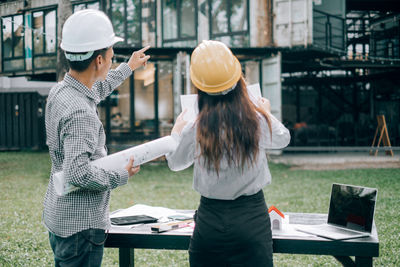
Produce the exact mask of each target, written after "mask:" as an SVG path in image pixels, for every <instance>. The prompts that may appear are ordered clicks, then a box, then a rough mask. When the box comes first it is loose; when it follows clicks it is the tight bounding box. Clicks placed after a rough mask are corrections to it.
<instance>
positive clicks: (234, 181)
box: [166, 114, 290, 200]
mask: <svg viewBox="0 0 400 267" xmlns="http://www.w3.org/2000/svg"><path fill="white" fill-rule="evenodd" d="M269 116H270V119H271V126H272V140H271V135H270V131H269V127H268V124H267V122H266V120H265V119H264V117H262V116H261V115H260V116H259V122H260V128H261V135H260V140H259V144H258V146H259V155H258V156H257V161H256V162H254V163H253V164H247V163H246V164H245V165H244V168H242V166H241V165H239V166H236V165H235V164H231V166H229V165H228V161H227V160H226V158H224V157H223V158H222V159H221V163H220V166H219V175H217V173H216V171H215V170H214V169H213V168H211V169H207V167H206V165H205V159H204V158H203V157H201V156H200V147H199V144H198V143H197V142H196V124H195V123H194V122H188V123H187V124H186V125H185V127H184V128H183V130H182V133H181V135H180V136H179V135H178V134H176V133H173V134H172V137H173V138H174V139H175V140H176V141H177V143H178V147H177V149H176V150H175V151H174V152H171V153H169V154H167V155H166V158H167V161H168V166H169V168H170V169H171V170H173V171H180V170H183V169H186V168H188V167H190V166H191V165H192V164H193V163H194V173H193V188H194V190H196V191H197V192H199V193H200V194H201V195H202V196H204V197H207V198H213V199H223V200H233V199H236V198H238V197H240V196H242V195H253V194H255V193H257V192H258V191H260V190H261V189H262V188H263V187H264V186H266V185H267V184H270V183H271V173H270V171H269V168H268V160H267V155H266V150H267V149H281V148H284V147H286V146H287V145H288V144H289V142H290V133H289V130H288V129H286V127H285V126H283V124H282V123H281V122H280V121H279V120H278V119H276V118H275V117H274V116H273V115H272V114H269Z"/></svg>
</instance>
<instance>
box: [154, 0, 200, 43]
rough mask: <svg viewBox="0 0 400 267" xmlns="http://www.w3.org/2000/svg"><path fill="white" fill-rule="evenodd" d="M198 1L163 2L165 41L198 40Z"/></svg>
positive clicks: (166, 0)
mask: <svg viewBox="0 0 400 267" xmlns="http://www.w3.org/2000/svg"><path fill="white" fill-rule="evenodd" d="M196 6H197V1H195V0H178V1H172V0H163V1H162V12H163V41H164V42H175V41H180V40H182V39H196V35H197V33H196V32H197V29H196V27H197V8H196Z"/></svg>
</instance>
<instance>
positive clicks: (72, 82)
mask: <svg viewBox="0 0 400 267" xmlns="http://www.w3.org/2000/svg"><path fill="white" fill-rule="evenodd" d="M64 82H65V83H66V84H67V85H69V86H71V87H73V88H75V89H76V90H77V91H79V92H81V93H82V94H84V95H85V96H86V97H88V98H90V99H92V100H93V101H95V103H96V105H97V104H98V103H99V102H100V98H99V96H98V95H97V92H96V91H95V90H92V89H89V88H88V87H87V86H86V85H84V84H83V83H81V82H80V81H78V80H77V79H75V78H74V77H72V75H71V74H69V73H68V72H67V73H66V74H65V77H64Z"/></svg>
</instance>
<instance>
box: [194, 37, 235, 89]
mask: <svg viewBox="0 0 400 267" xmlns="http://www.w3.org/2000/svg"><path fill="white" fill-rule="evenodd" d="M241 74H242V68H241V66H240V62H239V60H238V59H237V58H236V57H235V56H234V55H233V54H232V51H231V50H230V49H229V48H228V47H227V46H226V45H225V44H224V43H221V42H219V41H203V42H202V43H201V44H199V45H198V46H197V47H196V49H195V50H194V51H193V53H192V57H191V62H190V78H191V80H192V83H193V84H194V85H195V86H196V87H197V88H198V89H199V90H201V91H204V92H206V93H208V94H223V93H224V92H225V91H227V90H228V91H229V90H231V88H232V87H234V86H235V85H236V83H237V81H238V80H239V79H240V77H241Z"/></svg>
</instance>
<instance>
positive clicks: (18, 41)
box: [13, 15, 24, 57]
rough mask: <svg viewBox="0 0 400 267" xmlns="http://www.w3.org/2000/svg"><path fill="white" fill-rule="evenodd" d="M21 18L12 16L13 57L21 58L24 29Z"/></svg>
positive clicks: (20, 16)
mask: <svg viewBox="0 0 400 267" xmlns="http://www.w3.org/2000/svg"><path fill="white" fill-rule="evenodd" d="M23 20H24V18H23V16H22V15H18V16H14V25H13V30H14V33H13V35H14V36H13V46H14V57H22V56H23V54H24V28H23Z"/></svg>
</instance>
